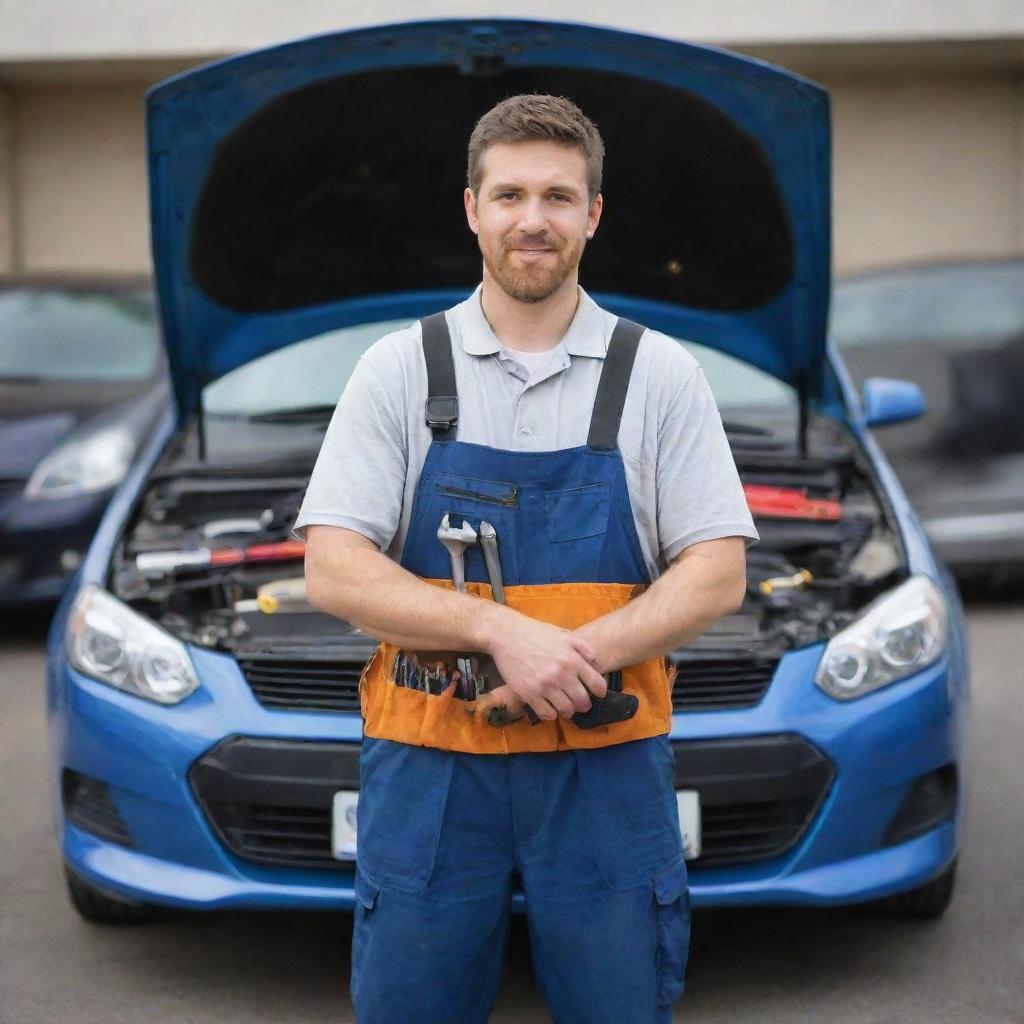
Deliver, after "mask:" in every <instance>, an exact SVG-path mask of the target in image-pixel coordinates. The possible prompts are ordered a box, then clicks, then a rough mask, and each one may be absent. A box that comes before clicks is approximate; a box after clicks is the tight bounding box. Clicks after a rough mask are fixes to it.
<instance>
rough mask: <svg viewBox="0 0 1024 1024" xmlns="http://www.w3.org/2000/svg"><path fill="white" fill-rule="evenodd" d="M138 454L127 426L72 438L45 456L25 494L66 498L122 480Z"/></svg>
mask: <svg viewBox="0 0 1024 1024" xmlns="http://www.w3.org/2000/svg"><path fill="white" fill-rule="evenodd" d="M134 454H135V441H134V439H133V438H132V436H131V434H130V433H129V432H128V431H127V430H125V429H124V427H110V428H108V429H106V430H100V431H97V432H96V433H95V434H92V435H90V436H89V437H85V438H82V439H80V440H77V441H69V442H68V443H67V444H64V445H61V446H60V447H59V448H57V449H56V450H55V451H52V452H50V454H49V455H47V456H46V458H45V459H43V461H42V462H40V463H39V465H38V466H36V468H35V472H34V473H33V474H32V476H31V477H30V478H29V481H28V484H27V485H26V486H25V497H26V498H67V497H71V496H72V495H75V494H88V493H90V492H92V491H104V490H106V489H107V488H108V487H113V486H114V484H116V483H120V481H121V480H122V479H123V478H124V475H125V473H127V472H128V466H129V464H130V463H131V461H132V455H134Z"/></svg>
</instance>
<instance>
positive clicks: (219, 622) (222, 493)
mask: <svg viewBox="0 0 1024 1024" xmlns="http://www.w3.org/2000/svg"><path fill="white" fill-rule="evenodd" d="M727 431H728V433H729V438H730V442H731V444H732V448H733V455H734V458H735V460H736V464H737V468H738V469H739V472H740V477H741V479H742V481H743V485H744V490H745V493H746V496H747V500H748V503H749V505H750V507H751V510H752V512H753V514H754V518H755V523H756V525H757V529H758V532H759V534H760V538H761V539H760V542H759V543H757V544H756V545H753V546H751V547H749V548H748V551H747V595H746V598H745V600H744V603H743V606H742V608H741V609H740V610H739V612H737V613H736V614H734V615H731V616H727V617H726V618H724V619H722V620H720V621H719V622H717V623H716V624H715V625H714V626H713V627H712V628H711V629H710V630H709V631H708V632H707V633H705V634H704V636H702V637H701V638H700V639H699V640H697V641H696V642H694V643H693V644H691V645H690V646H688V647H687V648H686V649H684V650H681V651H679V652H676V653H675V654H674V655H673V657H672V660H673V661H674V662H676V664H679V663H680V662H682V661H686V660H688V659H691V658H694V659H700V658H702V657H708V656H710V655H714V656H716V657H719V658H721V657H725V658H727V659H731V658H736V659H743V658H748V659H749V658H755V657H756V658H764V657H774V658H778V657H781V655H782V654H783V653H785V651H787V650H790V649H795V648H799V647H804V646H806V645H808V644H812V643H816V642H818V641H820V640H824V639H827V638H828V637H830V636H832V635H833V634H834V633H835V632H837V631H838V630H839V629H842V628H843V627H844V626H845V625H846V624H847V623H849V622H850V621H851V620H852V619H853V618H854V617H855V616H856V615H857V614H858V613H859V611H860V610H861V609H862V608H863V607H864V606H865V605H866V604H868V603H869V602H870V601H871V600H872V599H873V598H874V597H876V596H877V595H878V594H880V593H882V592H883V591H885V590H886V589H888V588H889V587H891V586H893V585H895V583H897V582H899V581H900V580H901V579H902V578H903V577H904V576H905V575H906V568H905V558H904V555H903V551H902V547H901V544H900V541H899V539H898V537H897V535H896V533H895V531H894V529H893V527H892V519H891V516H890V514H889V513H888V512H887V510H886V509H885V508H884V507H883V504H882V502H881V501H880V499H879V496H878V495H879V493H880V489H879V488H878V486H877V485H876V483H875V481H874V479H873V476H872V474H871V472H870V470H869V468H868V462H867V460H866V458H865V457H864V456H863V454H862V453H861V452H860V449H859V447H858V445H857V444H856V442H855V440H854V438H853V437H852V435H850V434H849V433H848V432H847V430H846V428H845V427H843V426H841V425H840V424H839V423H837V422H836V421H834V420H831V419H828V418H825V417H819V416H815V417H814V418H813V420H812V422H811V424H810V427H809V431H808V443H807V446H806V450H805V451H801V450H799V448H798V446H797V445H796V444H795V443H793V441H792V440H791V439H786V440H779V438H778V434H777V432H775V431H772V430H769V429H763V428H760V427H745V426H737V425H731V424H727ZM186 450H187V445H186V444H183V443H182V442H181V435H179V439H178V443H175V442H172V444H171V445H170V446H169V447H168V449H167V450H166V451H165V453H164V455H163V457H162V458H161V460H160V463H159V464H158V466H157V467H156V469H155V470H154V472H153V473H152V475H151V476H150V479H149V482H148V486H147V488H146V490H145V491H144V492H143V494H142V496H141V499H140V501H139V504H138V505H137V507H136V510H135V513H134V515H133V517H132V519H131V521H130V522H129V525H128V528H127V529H126V531H125V532H124V534H123V535H122V538H121V540H120V542H119V543H118V545H117V548H116V550H115V556H114V561H113V564H112V566H111V573H110V582H109V586H110V589H111V591H112V592H113V593H114V594H115V595H116V596H117V597H118V598H120V599H121V600H122V601H124V602H126V603H128V604H129V605H131V606H132V607H133V608H135V609H136V610H137V611H139V612H140V613H142V614H144V615H146V616H147V617H148V618H150V619H152V620H153V621H155V622H157V623H159V624H160V625H161V626H162V627H163V628H164V629H166V630H167V631H168V632H170V633H171V634H172V635H173V636H176V637H178V638H179V639H181V640H183V641H186V642H188V643H192V644H198V645H200V646H203V647H206V648H210V649H215V650H220V651H224V652H229V653H232V654H234V655H235V656H236V657H243V656H245V655H247V654H249V653H251V652H252V651H259V652H263V653H268V652H271V651H273V650H275V649H278V648H281V649H284V648H287V649H288V650H292V651H294V650H296V649H298V650H302V651H304V652H314V653H316V652H319V654H320V655H322V656H325V657H326V656H328V655H329V652H331V651H332V650H333V651H338V649H339V645H341V646H343V647H345V648H346V649H349V648H352V647H353V646H354V647H355V648H356V649H357V651H358V652H359V655H360V656H362V652H363V651H364V650H370V649H372V641H371V640H370V638H369V637H365V636H363V634H361V633H360V631H359V630H357V629H355V628H354V627H352V626H349V625H347V624H346V623H343V622H341V621H340V620H338V619H336V618H334V617H332V616H330V615H327V614H324V613H322V612H319V611H317V610H316V609H314V608H313V607H312V606H310V605H309V604H308V603H307V602H306V600H305V584H304V580H303V545H302V544H301V542H298V541H295V540H293V539H291V537H290V533H291V527H292V524H293V523H294V521H295V518H296V516H297V514H298V510H299V506H300V505H301V502H302V497H303V494H304V491H305V486H306V482H307V480H308V477H309V472H310V471H311V469H312V459H313V458H315V452H311V453H310V455H309V456H308V458H307V460H306V461H305V462H304V463H303V464H299V463H298V462H296V460H294V459H292V460H290V462H289V463H288V471H287V472H285V471H281V466H282V461H281V460H276V461H275V462H274V463H273V466H274V467H275V469H274V471H273V472H269V471H267V470H266V468H264V467H259V468H255V467H246V466H244V465H235V466H218V465H214V464H210V463H203V462H197V461H196V460H195V459H194V458H191V457H189V456H188V455H187V454H186ZM353 653H355V652H353Z"/></svg>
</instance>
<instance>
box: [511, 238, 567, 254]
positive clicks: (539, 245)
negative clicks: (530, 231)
mask: <svg viewBox="0 0 1024 1024" xmlns="http://www.w3.org/2000/svg"><path fill="white" fill-rule="evenodd" d="M564 248H565V243H564V241H563V242H561V244H560V243H559V239H557V238H552V237H550V236H549V235H526V236H522V235H521V236H519V237H518V238H507V239H505V241H504V242H503V243H502V250H503V251H504V252H511V251H512V250H513V249H554V251H555V252H561V251H562V249H564Z"/></svg>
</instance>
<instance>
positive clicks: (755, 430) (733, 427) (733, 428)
mask: <svg viewBox="0 0 1024 1024" xmlns="http://www.w3.org/2000/svg"><path fill="white" fill-rule="evenodd" d="M722 426H723V427H725V432H726V433H727V434H750V435H754V436H757V437H771V436H772V434H773V433H774V431H772V430H769V429H768V428H767V427H756V426H754V425H753V424H752V423H736V422H735V421H733V420H722Z"/></svg>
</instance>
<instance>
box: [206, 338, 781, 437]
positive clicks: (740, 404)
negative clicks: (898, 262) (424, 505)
mask: <svg viewBox="0 0 1024 1024" xmlns="http://www.w3.org/2000/svg"><path fill="white" fill-rule="evenodd" d="M411 322H412V321H411V320H387V321H383V322H378V323H371V324H359V325H358V326H355V327H343V328H341V329H340V330H336V331H329V332H328V333H327V334H321V335H318V336H317V337H315V338H308V339H307V340H305V341H300V342H298V343H296V344H294V345H289V346H288V347H287V348H283V349H279V350H278V351H276V352H271V353H269V354H268V355H265V356H262V357H260V358H259V359H254V360H253V361H252V362H251V363H246V364H245V366H240V367H239V368H238V369H237V370H233V371H232V372H231V373H229V374H226V375H225V376H224V377H221V378H220V379H219V380H216V381H214V382H213V383H211V384H208V385H207V386H206V388H205V389H204V390H203V409H204V411H205V413H206V414H207V415H211V416H244V417H251V416H267V415H269V414H273V413H287V412H288V411H299V410H304V409H307V410H310V411H311V412H313V413H317V412H319V413H320V414H322V415H323V416H324V417H325V418H326V417H328V416H329V415H330V412H331V410H333V408H334V406H335V405H336V404H337V401H338V397H339V395H340V394H341V392H342V391H343V390H344V387H345V383H346V382H347V381H348V378H349V376H350V374H351V373H352V370H353V368H354V367H355V365H356V363H357V362H358V360H359V357H360V356H361V355H362V354H363V353H364V352H365V351H366V350H367V349H368V348H369V347H370V346H371V345H372V344H373V343H374V342H375V341H376V340H377V339H378V338H381V337H383V336H384V335H385V334H388V333H390V332H391V331H397V330H400V329H402V328H403V327H407V326H409V324H410V323H411ZM680 344H682V345H683V346H684V347H685V348H686V349H687V350H688V351H689V352H690V353H692V355H693V356H694V357H695V358H696V359H697V361H698V362H699V363H700V364H701V366H702V367H703V369H704V374H705V376H706V377H707V379H708V383H709V384H710V386H711V390H712V393H713V394H714V396H715V400H716V402H717V403H718V406H719V408H720V409H721V410H723V412H725V411H726V410H736V409H753V408H761V407H767V408H770V409H773V410H793V412H794V413H795V411H796V408H797V398H796V393H795V392H794V390H793V389H792V388H791V387H789V385H787V384H784V383H782V381H780V380H777V379H776V378H775V377H772V376H770V375H769V374H767V373H764V372H763V371H761V370H758V369H755V368H754V367H753V366H750V365H749V364H747V363H744V362H743V361H742V360H739V359H735V358H733V357H732V356H727V355H725V354H724V353H722V352H717V351H715V350H714V349H711V348H706V347H705V346H703V345H697V344H694V343H693V342H686V341H681V342H680Z"/></svg>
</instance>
